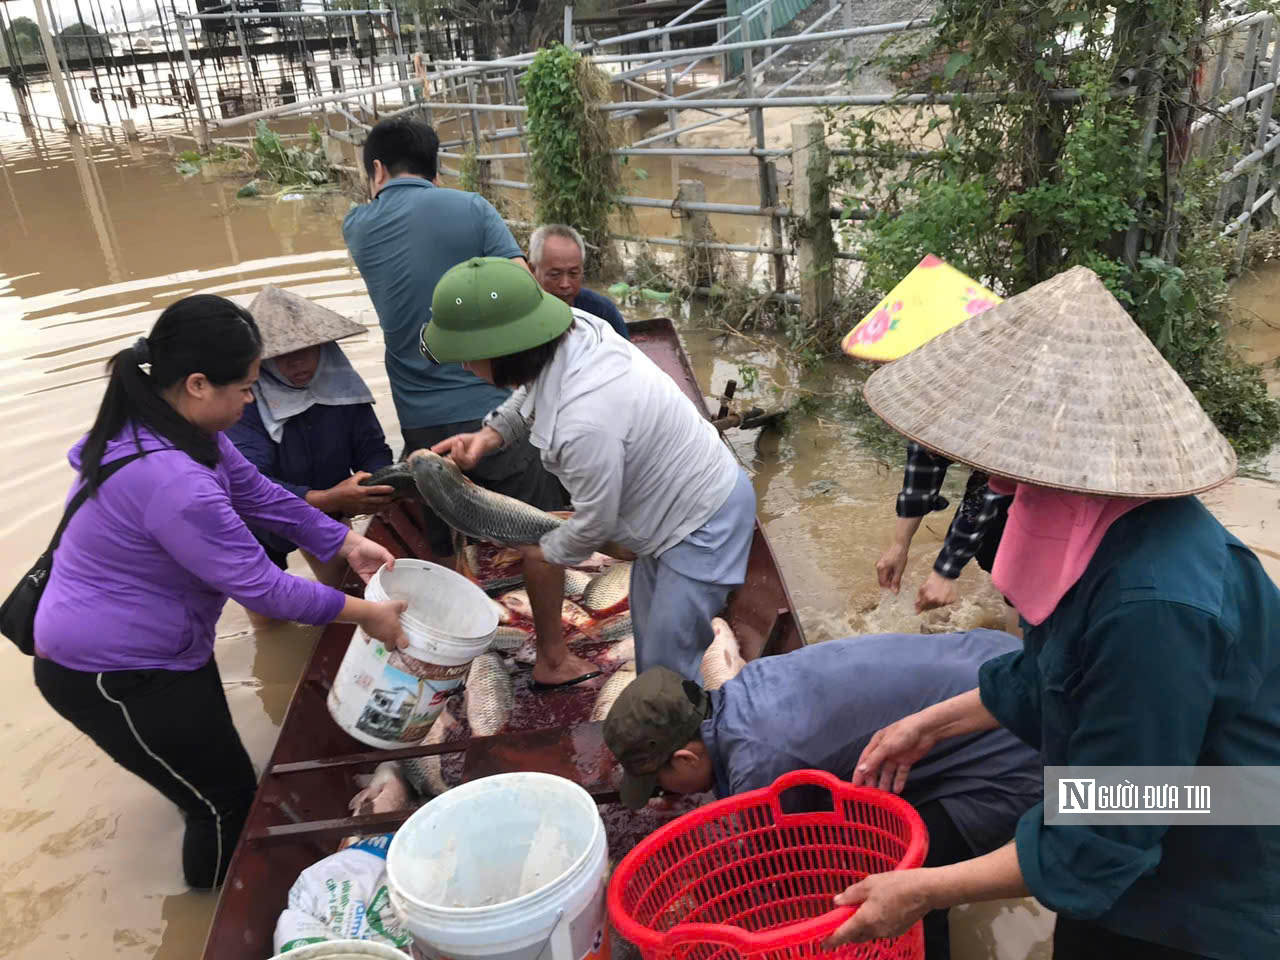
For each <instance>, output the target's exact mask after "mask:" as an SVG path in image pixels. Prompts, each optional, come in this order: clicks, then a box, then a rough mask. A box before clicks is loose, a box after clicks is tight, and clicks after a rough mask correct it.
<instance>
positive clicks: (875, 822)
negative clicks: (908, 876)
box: [609, 770, 929, 960]
mask: <svg viewBox="0 0 1280 960" xmlns="http://www.w3.org/2000/svg"><path fill="white" fill-rule="evenodd" d="M794 787H821V788H823V789H824V790H826V791H829V792H830V794H831V798H832V810H830V811H827V812H822V813H784V812H783V810H782V807H781V805H780V802H779V798H780V796H781V795H782V794H783V793H784V792H785V791H787V790H790V789H792V788H794ZM928 848H929V838H928V834H927V832H926V831H925V827H924V823H923V821H921V819H920V815H919V814H918V813H916V811H915V809H914V808H913V807H912V806H911V804H909V803H907V802H906V801H905V800H903V799H902V798H901V797H898V796H895V795H894V794H892V793H886V792H884V791H883V790H875V789H872V788H870V787H855V786H853V785H852V784H850V783H847V782H845V781H843V780H840V779H838V778H836V777H833V776H832V775H831V774H829V773H824V772H822V771H820V770H798V771H795V772H793V773H788V774H784V775H783V776H781V777H779V778H778V779H777V780H776V781H775V782H774V784H773V785H772V786H770V787H765V788H763V789H760V790H753V791H751V792H750V793H743V794H739V795H737V796H734V797H729V798H727V799H725V800H719V801H717V802H715V803H711V804H708V805H707V806H705V807H701V808H699V809H697V810H694V811H693V812H692V813H688V814H685V815H684V816H683V817H680V818H679V819H678V820H674V821H672V822H671V823H669V824H667V825H666V826H665V827H663V828H662V829H660V830H657V831H655V832H654V833H652V834H650V835H649V836H648V837H646V838H645V839H644V840H642V841H641V842H640V843H639V844H638V845H637V846H636V847H635V849H634V850H632V851H631V852H630V853H629V854H627V856H626V857H624V858H623V860H622V862H621V863H619V864H618V866H617V869H615V870H614V873H613V879H612V880H611V881H610V883H609V918H610V919H611V920H612V921H613V924H614V926H615V927H617V929H618V932H619V933H620V934H622V936H624V937H626V938H627V939H628V940H630V941H631V942H632V943H634V944H635V945H636V946H637V947H639V948H640V951H641V953H642V954H643V955H644V957H645V960H735V958H742V960H746V958H751V960H765V958H769V960H774V958H777V960H784V958H785V960H798V958H801V957H817V956H822V957H830V958H852V957H857V958H860V960H861V958H866V960H871V958H876V960H922V958H923V957H924V935H923V933H922V931H921V927H920V924H919V923H917V924H916V925H915V926H914V927H912V928H911V930H909V931H908V932H907V933H905V934H903V935H902V936H900V937H895V938H893V939H887V940H875V941H871V942H869V943H860V944H847V945H845V946H843V947H840V948H838V949H836V950H823V949H822V946H821V944H822V942H823V940H825V939H826V938H827V937H828V936H830V935H831V933H832V931H834V930H835V929H836V927H838V926H839V925H840V924H842V923H843V922H844V921H845V920H847V919H848V918H849V917H851V916H852V915H853V912H854V909H855V908H852V907H839V908H833V907H832V906H831V898H832V897H834V896H835V895H836V894H837V893H839V892H840V891H842V890H844V889H845V888H846V887H848V886H849V885H850V884H852V883H856V882H857V881H859V880H861V879H862V878H864V877H866V876H867V875H868V874H872V873H883V872H885V871H888V870H906V869H910V868H912V867H918V866H920V865H921V864H922V863H923V862H924V857H925V853H926V851H927V850H928Z"/></svg>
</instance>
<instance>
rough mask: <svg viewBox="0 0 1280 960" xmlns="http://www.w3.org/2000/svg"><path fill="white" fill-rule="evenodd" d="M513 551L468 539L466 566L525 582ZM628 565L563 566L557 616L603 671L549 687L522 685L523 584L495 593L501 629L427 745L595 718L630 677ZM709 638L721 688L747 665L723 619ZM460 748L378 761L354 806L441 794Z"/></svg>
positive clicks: (382, 806)
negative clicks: (561, 687) (542, 690)
mask: <svg viewBox="0 0 1280 960" xmlns="http://www.w3.org/2000/svg"><path fill="white" fill-rule="evenodd" d="M519 563H520V555H519V552H518V551H515V550H511V549H502V548H500V547H495V546H491V545H481V546H478V547H476V546H471V547H468V548H467V552H466V554H465V555H464V557H463V566H464V567H465V568H466V569H467V570H468V572H469V574H470V576H471V577H472V579H474V580H475V581H476V582H478V583H479V584H480V585H481V586H482V587H484V588H486V589H487V590H489V591H490V592H494V591H495V588H496V589H502V588H504V587H507V586H511V585H513V584H516V583H520V582H522V578H521V577H520V575H519ZM630 573H631V565H630V564H628V563H618V562H615V561H613V560H611V559H610V558H608V557H605V556H602V555H597V556H595V557H592V558H591V559H590V560H589V561H588V562H587V563H586V564H584V566H583V568H581V569H569V570H566V571H565V600H564V607H563V613H562V618H561V622H562V625H563V630H564V636H565V639H566V641H567V642H568V643H569V644H570V646H571V647H572V648H573V649H574V651H575V652H577V653H579V654H580V655H581V656H584V657H586V658H587V659H590V660H592V661H593V662H595V663H596V664H597V665H598V666H599V667H600V669H601V670H602V671H604V673H605V677H604V678H603V679H601V680H594V681H588V682H587V683H584V684H582V685H581V686H579V687H574V688H570V689H567V690H565V691H557V692H555V693H551V694H538V693H533V692H532V691H531V690H530V689H529V683H530V680H531V670H532V666H533V663H534V660H535V658H536V654H537V646H536V642H535V637H534V628H533V610H532V608H531V607H530V604H529V596H528V593H527V592H526V591H525V590H524V589H523V588H522V587H516V588H515V589H509V590H507V591H506V592H504V593H501V594H500V595H499V596H498V597H497V598H496V599H495V600H494V601H493V602H494V604H495V606H496V608H497V610H498V619H499V627H498V632H497V635H496V636H495V638H494V641H493V644H492V646H491V647H490V649H489V651H488V652H486V653H483V654H481V655H480V656H478V657H477V658H476V659H475V660H474V661H472V664H471V668H470V671H469V673H468V675H467V679H466V683H465V684H464V685H463V686H462V688H461V691H462V692H461V693H460V694H455V695H454V696H453V697H452V698H451V699H450V700H449V702H448V703H447V704H446V705H445V708H444V710H443V711H442V712H441V713H440V716H439V717H438V718H437V719H436V721H435V723H434V724H433V725H432V727H431V730H430V732H429V733H428V734H427V736H426V738H425V739H424V740H423V744H424V745H439V744H447V743H451V742H459V741H464V740H466V739H468V738H470V737H488V736H493V735H494V734H497V733H502V732H507V731H513V730H525V729H536V728H543V727H546V726H548V725H550V724H548V722H547V714H548V712H549V711H554V714H555V717H554V719H555V724H554V725H571V724H574V723H585V722H598V721H601V720H603V719H604V718H605V716H606V715H607V714H608V712H609V708H610V707H612V706H613V703H614V701H615V700H617V698H618V696H619V695H620V694H621V693H622V691H623V690H624V689H626V687H627V685H628V684H630V683H631V682H632V681H633V680H635V677H636V667H635V637H634V635H633V633H632V626H631V610H630V597H629V594H630ZM712 626H713V628H714V631H715V639H714V641H713V642H712V644H711V647H710V648H709V649H708V650H707V653H706V656H705V657H704V659H703V683H704V686H706V687H708V688H710V689H714V688H718V687H719V686H720V685H721V684H723V683H724V682H725V681H726V680H728V679H729V678H730V677H732V676H734V675H735V674H736V673H737V671H738V670H740V669H741V668H742V666H743V665H744V661H743V660H742V655H741V652H740V651H739V649H738V643H737V640H736V638H735V637H734V635H733V631H732V630H731V629H730V628H729V625H728V624H727V623H725V622H724V621H723V620H719V619H717V620H714V621H712ZM461 773H462V755H461V753H460V752H454V753H446V754H440V755H436V756H429V757H421V758H417V759H414V760H406V761H401V762H391V763H384V764H381V765H379V767H378V769H377V771H376V772H375V773H374V774H373V775H372V777H371V778H369V781H368V783H367V785H365V786H364V789H362V790H361V791H360V793H358V794H357V795H356V796H355V797H354V798H353V799H352V801H351V809H352V810H353V811H355V812H359V813H375V812H384V811H393V810H400V809H404V808H406V807H408V806H411V805H412V804H413V803H414V795H415V794H416V795H417V796H418V797H422V798H430V797H433V796H438V795H439V794H441V793H443V792H444V791H446V790H448V789H449V788H450V787H452V786H456V785H457V783H458V782H459V781H460V779H461Z"/></svg>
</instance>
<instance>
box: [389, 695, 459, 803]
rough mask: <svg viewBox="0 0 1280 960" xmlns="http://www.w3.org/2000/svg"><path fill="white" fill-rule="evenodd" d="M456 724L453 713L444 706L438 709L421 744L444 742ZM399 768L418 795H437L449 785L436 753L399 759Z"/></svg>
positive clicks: (433, 744) (431, 744) (426, 745)
mask: <svg viewBox="0 0 1280 960" xmlns="http://www.w3.org/2000/svg"><path fill="white" fill-rule="evenodd" d="M457 725H458V721H456V720H455V719H453V714H452V713H450V712H449V708H448V707H447V706H446V707H445V709H443V710H442V711H440V716H438V717H436V722H435V723H433V724H432V725H431V732H430V733H428V734H427V736H426V739H424V740H423V741H422V745H423V746H424V747H428V746H435V745H436V744H438V743H444V742H445V741H447V740H448V739H449V734H450V732H451V731H452V730H453V729H454V727H456V726H457ZM400 768H401V770H402V771H403V772H404V775H405V779H407V780H408V781H409V783H410V784H412V785H413V789H415V790H417V791H418V795H419V796H422V797H438V796H440V794H442V793H444V792H445V791H446V790H448V789H449V785H448V784H447V783H445V782H444V773H443V771H442V770H441V769H440V757H439V756H438V755H437V756H434V757H415V758H414V759H412V760H401V761H400Z"/></svg>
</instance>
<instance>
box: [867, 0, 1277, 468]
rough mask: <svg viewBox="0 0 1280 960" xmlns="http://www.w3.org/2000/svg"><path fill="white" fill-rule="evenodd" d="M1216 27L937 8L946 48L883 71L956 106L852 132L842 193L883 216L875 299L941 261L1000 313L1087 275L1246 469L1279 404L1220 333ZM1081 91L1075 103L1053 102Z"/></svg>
mask: <svg viewBox="0 0 1280 960" xmlns="http://www.w3.org/2000/svg"><path fill="white" fill-rule="evenodd" d="M1207 15H1208V8H1207V7H1206V8H1204V9H1202V8H1201V6H1200V5H1199V4H1186V3H1182V2H1181V0H1132V2H1129V3H1125V4H1123V5H1121V6H1119V7H1116V6H1115V5H1114V4H1109V3H1108V2H1107V0H1072V2H1070V3H1055V4H1047V5H1041V6H1032V7H1027V6H1025V5H1021V4H1011V3H1007V2H1004V0H941V2H940V3H939V6H938V12H937V14H936V16H935V18H934V24H935V27H936V32H935V34H934V35H933V38H932V39H931V40H930V41H929V42H927V43H925V44H924V45H922V46H921V48H920V49H918V50H915V51H913V52H910V53H907V54H905V55H903V54H900V53H897V52H895V51H888V52H887V53H886V54H885V55H884V57H882V65H888V66H891V67H892V69H893V70H895V71H896V72H897V75H900V76H903V77H905V78H906V82H907V83H908V84H910V85H911V86H909V87H908V88H907V89H906V91H905V92H913V93H936V92H940V91H942V90H947V91H956V93H957V96H956V99H955V100H954V102H953V103H952V104H951V105H950V106H949V107H938V106H920V107H918V108H916V109H914V110H912V109H910V108H904V107H903V106H902V105H901V104H900V103H890V104H888V105H886V106H885V107H883V108H880V109H877V110H873V111H870V112H867V111H860V112H858V113H857V114H856V115H852V116H850V115H846V116H845V117H844V118H843V120H842V130H843V133H844V137H845V140H846V142H847V143H848V145H849V146H850V147H851V148H853V152H854V157H855V159H853V160H851V161H848V162H846V164H845V166H844V168H843V171H842V179H843V182H844V186H845V188H846V190H847V191H849V192H850V194H851V195H852V196H853V198H854V199H851V200H850V201H849V202H850V203H867V202H870V203H872V204H873V205H875V206H876V208H877V209H878V211H879V212H878V214H877V215H876V216H875V217H874V218H873V219H872V220H870V221H868V222H867V223H866V225H865V226H866V229H865V230H860V231H857V232H856V233H855V236H857V237H858V239H859V250H860V255H861V256H862V257H863V259H864V261H865V270H864V271H863V273H862V275H861V284H862V286H863V288H864V289H865V290H866V291H868V292H869V293H871V294H873V295H875V296H882V295H883V294H884V293H886V292H887V291H888V290H889V289H891V288H892V287H893V286H894V284H896V283H897V282H898V281H899V280H900V279H901V278H902V277H903V276H904V275H905V274H906V273H907V272H908V271H909V270H910V269H911V268H912V267H914V266H915V264H916V263H918V262H919V260H920V259H921V258H922V257H923V256H924V255H925V254H927V253H933V254H936V255H938V256H940V257H942V258H943V259H944V260H946V261H948V262H949V263H951V264H953V265H954V266H955V267H957V268H958V269H960V270H961V271H963V272H965V273H967V274H969V275H971V276H973V277H975V278H976V279H980V280H981V281H982V282H984V283H986V284H988V285H990V286H992V287H993V289H995V290H996V291H997V292H999V293H1001V294H1003V295H1005V296H1009V295H1011V294H1014V293H1018V292H1020V291H1022V290H1025V289H1027V288H1028V287H1031V286H1033V285H1034V284H1036V283H1039V282H1040V281H1042V280H1045V279H1047V278H1049V277H1051V276H1053V275H1054V274H1056V273H1058V272H1060V271H1062V270H1064V269H1067V268H1069V267H1071V266H1075V265H1084V266H1087V267H1089V268H1091V269H1093V270H1094V271H1095V272H1097V273H1098V275H1099V276H1100V277H1101V278H1102V279H1103V281H1104V282H1105V283H1106V284H1107V286H1108V287H1109V288H1110V290H1111V292H1112V293H1113V294H1114V295H1115V296H1116V297H1117V298H1118V299H1119V300H1120V301H1121V302H1122V303H1124V304H1125V306H1126V308H1127V309H1128V310H1129V311H1130V313H1131V314H1132V316H1133V317H1134V319H1135V320H1136V321H1137V322H1138V324H1139V325H1140V326H1141V327H1142V328H1143V330H1144V331H1145V332H1146V333H1147V335H1148V336H1149V337H1150V338H1151V340H1152V342H1153V343H1154V344H1155V345H1156V347H1157V348H1158V349H1159V350H1160V351H1161V352H1162V353H1163V354H1164V356H1165V357H1166V358H1167V359H1168V360H1169V362H1170V364H1171V365H1172V366H1173V367H1174V368H1175V369H1176V370H1177V371H1178V373H1179V374H1180V375H1181V376H1182V378H1183V379H1184V380H1185V381H1186V382H1187V384H1188V385H1189V386H1190V388H1191V389H1192V391H1193V392H1194V393H1195V394H1196V396H1197V398H1198V399H1199V400H1200V403H1201V404H1202V405H1203V406H1204V408H1205V410H1206V411H1207V412H1208V413H1209V415H1210V417H1212V418H1213V420H1214V422H1215V423H1216V424H1217V426H1218V428H1219V429H1220V430H1221V431H1222V432H1223V434H1225V435H1226V436H1227V438H1228V439H1229V440H1230V441H1231V443H1232V444H1233V445H1234V447H1235V449H1236V451H1237V453H1238V454H1239V455H1240V456H1241V458H1243V459H1248V458H1250V457H1253V456H1256V455H1259V454H1262V453H1265V452H1266V451H1267V450H1268V449H1270V447H1271V446H1272V445H1273V444H1274V443H1275V441H1276V440H1277V438H1280V403H1277V401H1276V399H1275V398H1273V397H1271V396H1270V395H1269V394H1268V392H1267V389H1266V385H1265V383H1264V382H1263V380H1262V377H1261V372H1260V370H1259V369H1258V368H1257V367H1256V366H1254V365H1252V364H1249V363H1247V362H1246V361H1245V360H1244V359H1243V358H1242V357H1241V356H1240V355H1239V354H1238V353H1237V352H1236V350H1235V349H1234V348H1233V347H1232V346H1231V345H1230V344H1229V343H1228V342H1227V340H1226V337H1225V334H1224V331H1223V328H1222V325H1221V323H1220V319H1221V315H1222V313H1221V308H1222V306H1223V304H1224V303H1225V301H1226V299H1227V282H1228V266H1229V264H1230V249H1229V246H1230V245H1229V243H1224V241H1223V240H1222V239H1221V238H1220V232H1221V229H1222V225H1221V223H1220V222H1217V221H1215V219H1214V218H1213V217H1212V216H1211V215H1210V214H1211V212H1212V210H1213V207H1214V205H1215V202H1216V199H1217V192H1218V191H1217V184H1216V183H1215V181H1214V178H1213V177H1212V176H1211V175H1210V174H1211V172H1212V171H1213V170H1221V169H1223V166H1224V160H1225V157H1224V155H1223V152H1222V151H1217V152H1215V151H1212V150H1211V151H1210V152H1209V154H1208V156H1205V157H1202V158H1201V159H1199V160H1191V159H1188V158H1187V157H1186V151H1185V127H1186V122H1187V114H1186V112H1185V111H1186V103H1187V101H1188V100H1189V99H1190V88H1191V84H1192V74H1193V71H1194V69H1195V67H1196V58H1195V55H1194V51H1195V50H1196V44H1197V43H1198V42H1199V37H1200V30H1201V27H1202V22H1203V19H1204V17H1206V16H1207ZM1134 63H1142V64H1145V65H1146V66H1147V68H1148V71H1149V72H1146V73H1143V74H1141V75H1140V79H1141V80H1142V82H1143V86H1141V87H1140V88H1139V90H1138V91H1137V95H1134V94H1133V92H1132V91H1129V90H1125V89H1121V88H1122V87H1123V85H1124V84H1127V83H1129V82H1131V81H1129V80H1128V79H1125V80H1123V81H1121V80H1120V78H1121V77H1126V76H1127V75H1126V74H1125V71H1126V69H1128V68H1129V67H1131V65H1132V64H1134ZM1070 88H1074V89H1076V90H1079V91H1080V96H1079V97H1078V98H1076V99H1065V98H1063V97H1061V96H1053V95H1052V94H1053V91H1056V90H1061V89H1070ZM991 93H997V94H999V95H1000V98H999V99H998V100H995V101H993V100H992V98H991V97H990V96H988V94H991ZM912 114H914V116H912ZM1259 189H1260V191H1261V190H1263V189H1266V185H1264V186H1262V187H1260V188H1259ZM846 229H849V228H846Z"/></svg>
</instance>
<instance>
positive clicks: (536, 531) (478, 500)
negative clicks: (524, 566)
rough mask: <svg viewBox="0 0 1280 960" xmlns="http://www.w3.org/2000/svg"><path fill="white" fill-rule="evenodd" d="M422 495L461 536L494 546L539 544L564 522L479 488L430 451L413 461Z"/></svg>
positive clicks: (513, 499) (414, 471) (412, 466)
mask: <svg viewBox="0 0 1280 960" xmlns="http://www.w3.org/2000/svg"><path fill="white" fill-rule="evenodd" d="M409 466H410V468H411V469H412V471H413V479H414V482H415V483H416V484H417V487H418V493H419V494H421V496H422V499H423V500H425V501H426V503H427V506H429V507H430V508H431V509H432V511H434V512H435V513H436V514H437V515H438V516H439V517H440V519H441V520H443V521H444V522H445V523H447V524H448V525H449V526H450V527H452V528H453V529H454V530H457V531H458V532H459V533H463V534H466V535H467V536H468V537H472V538H474V539H476V540H488V541H491V542H493V543H537V542H538V541H539V540H541V539H542V537H543V536H544V535H545V534H548V533H550V532H551V531H552V530H556V529H559V528H560V527H561V526H562V525H563V524H564V521H563V520H561V519H560V518H559V517H555V516H552V515H551V514H549V513H547V512H546V511H544V510H539V509H538V508H537V507H531V506H530V505H529V504H527V503H524V502H523V501H520V500H517V499H515V498H514V497H507V496H503V495H502V494H500V493H494V492H493V491H492V490H486V489H485V488H484V487H481V486H478V485H476V484H474V483H472V482H471V481H470V480H468V479H467V478H466V477H465V476H463V474H462V471H461V470H459V469H458V465H457V464H456V463H454V462H453V461H452V460H447V459H445V458H444V457H441V456H439V455H437V454H434V453H432V452H431V451H429V450H420V451H418V452H417V453H415V454H414V455H413V459H412V460H410V461H409Z"/></svg>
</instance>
